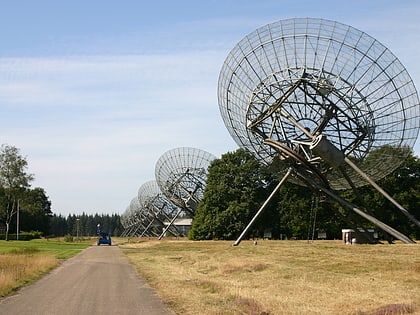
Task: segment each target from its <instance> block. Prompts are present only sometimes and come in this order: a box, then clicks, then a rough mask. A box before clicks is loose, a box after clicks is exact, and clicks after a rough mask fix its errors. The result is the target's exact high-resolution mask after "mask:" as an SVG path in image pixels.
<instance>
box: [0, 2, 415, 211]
mask: <svg viewBox="0 0 420 315" xmlns="http://www.w3.org/2000/svg"><path fill="white" fill-rule="evenodd" d="M419 16H420V3H419V2H418V1H414V0H413V1H409V0H406V1H387V0H382V1H380V0H373V1H365V0H363V1H361V0H353V1H339V0H334V1H329V0H328V1H299V0H294V1H289V0H286V1H280V0H260V1H255V0H254V1H248V0H235V1H234V0H223V1H216V0H213V1H183V0H177V1H175V0H173V1H169V0H168V1H159V0H155V1H140V0H139V1H134V0H125V1H115V0H114V1H110V0H101V1H99V0H90V1H86V0H84V1H81V0H72V1H56V0H55V1H53V0H50V1H47V0H36V1H33V0H26V1H23V0H14V1H1V2H0V43H1V45H0V47H1V48H0V143H2V144H3V143H7V144H10V145H13V146H16V147H18V148H20V150H21V153H22V154H23V155H24V156H26V158H27V160H28V162H29V171H30V172H31V173H33V174H35V181H34V182H33V185H32V186H33V187H42V188H44V189H45V190H46V192H47V194H48V196H49V197H50V199H51V201H52V209H53V212H54V213H57V214H63V215H67V214H69V213H81V212H83V211H84V212H86V213H96V212H98V213H123V212H124V211H125V209H126V207H127V206H128V205H129V203H130V201H131V200H132V198H133V197H135V196H136V195H137V190H138V188H139V187H140V186H141V185H142V184H143V183H145V182H147V181H149V180H153V179H154V167H155V163H156V161H157V160H158V159H159V157H160V156H161V155H162V154H163V153H164V152H166V151H167V150H170V149H173V148H176V147H182V146H188V147H195V148H200V149H203V150H206V151H208V152H210V153H212V154H214V155H216V156H218V157H219V156H220V155H221V154H223V153H225V152H227V151H233V150H235V149H236V148H237V146H236V144H235V143H234V142H233V140H232V139H231V137H230V136H229V134H228V132H227V129H226V128H225V126H224V124H223V122H222V119H221V116H220V113H219V108H218V102H217V80H218V76H219V72H220V69H221V67H222V64H223V62H224V60H225V58H226V56H227V54H228V53H229V51H230V50H231V49H232V48H233V46H234V45H235V44H236V43H237V42H238V41H240V40H241V39H242V38H243V37H244V36H246V35H247V34H248V33H250V32H252V31H254V30H255V29H256V28H259V27H261V26H263V25H265V24H268V23H271V22H274V21H277V20H279V19H284V18H292V17H316V18H325V19H332V20H336V21H338V22H341V23H344V24H349V25H351V26H353V27H355V28H357V29H360V30H362V31H364V32H366V33H368V34H369V35H371V36H373V37H375V38H376V39H377V40H379V41H380V42H381V43H382V44H384V45H385V46H386V47H388V48H389V49H390V50H391V51H392V52H393V53H394V54H395V55H396V56H397V57H398V58H399V59H400V60H401V62H402V63H403V64H404V66H405V67H406V68H407V70H408V72H409V73H410V75H411V77H412V79H413V81H414V83H415V84H416V86H417V88H419V87H420V59H419V58H418V50H419V48H420V22H419V20H418V19H419ZM415 153H416V155H420V144H419V141H418V142H417V144H416V147H415Z"/></svg>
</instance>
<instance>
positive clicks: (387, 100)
mask: <svg viewBox="0 0 420 315" xmlns="http://www.w3.org/2000/svg"><path fill="white" fill-rule="evenodd" d="M218 100H219V108H220V112H221V115H222V118H223V121H224V123H225V125H226V127H227V129H228V131H229V133H230V134H231V136H232V137H233V139H234V140H235V142H236V143H237V144H238V145H239V146H240V147H243V148H245V149H247V150H248V151H250V152H251V153H253V154H254V155H255V156H256V157H257V158H258V159H259V160H261V161H262V162H263V163H265V164H270V163H271V162H272V161H273V158H274V156H275V155H276V154H278V152H276V151H275V150H274V149H273V148H271V147H270V146H268V145H265V144H263V141H264V138H271V139H273V140H276V141H279V142H281V143H282V144H283V145H286V146H288V147H289V148H291V149H293V150H294V151H299V149H302V148H304V150H303V151H304V152H302V150H301V151H300V152H302V155H303V156H305V158H307V159H308V160H316V155H315V154H314V152H310V151H309V150H308V149H305V148H307V147H308V146H307V145H303V146H302V143H308V137H307V135H308V133H311V134H312V135H317V134H322V135H324V136H326V137H327V139H328V140H329V141H330V142H331V143H332V144H333V145H334V146H335V147H336V148H337V149H338V150H340V151H341V152H343V153H344V155H345V156H346V157H348V158H349V159H351V160H352V161H353V162H354V163H356V164H357V165H358V167H359V168H360V169H362V170H363V171H364V172H365V173H367V174H368V175H369V177H370V178H372V179H373V180H378V179H380V178H382V177H384V176H386V175H387V174H389V173H390V172H392V171H393V170H395V169H396V168H397V167H398V166H399V165H400V164H401V163H402V161H403V160H404V158H405V157H406V156H407V154H408V152H409V150H410V149H411V148H412V147H413V146H414V143H415V141H416V139H417V136H418V133H419V128H420V119H419V116H420V106H419V99H418V95H417V91H416V88H415V86H414V84H413V82H412V80H411V78H410V76H409V74H408V72H407V71H406V69H405V68H404V66H403V65H402V64H401V62H400V61H399V60H398V59H397V57H395V56H394V55H393V54H392V52H391V51H389V50H388V49H387V48H386V47H385V46H384V45H382V44H381V43H380V42H378V41H377V40H376V39H374V38H372V37H371V36H369V35H367V34H366V33H364V32H361V31H359V30H357V29H355V28H353V27H351V26H348V25H344V24H341V23H338V22H335V21H330V20H324V19H315V18H297V19H287V20H281V21H278V22H275V23H272V24H268V25H266V26H263V27H261V28H258V29H257V30H255V31H254V32H252V33H250V34H249V35H247V36H246V37H244V38H243V39H242V40H241V41H240V42H239V43H238V44H237V45H236V46H235V47H234V48H233V49H232V51H231V52H230V53H229V55H228V56H227V58H226V60H225V62H224V64H223V66H222V69H221V72H220V76H219V83H218ZM297 125H299V126H301V127H302V128H298V127H296V126H297ZM304 129H305V130H307V131H308V133H306V132H305V130H304ZM316 165H317V167H319V168H320V170H321V172H323V173H324V175H325V177H326V178H327V179H328V181H329V183H330V186H331V187H332V188H334V189H346V188H349V184H348V182H347V181H346V180H345V179H344V178H343V177H342V175H341V172H338V171H336V170H334V169H332V168H330V167H329V166H328V165H326V164H325V163H322V161H321V162H318V164H316ZM344 168H345V171H346V173H347V174H348V175H349V177H350V178H351V180H352V181H353V182H354V184H355V185H356V186H361V185H365V184H366V182H365V181H364V180H363V179H361V178H360V177H359V176H358V175H356V174H355V172H354V170H353V169H351V168H350V167H349V166H347V165H345V166H344Z"/></svg>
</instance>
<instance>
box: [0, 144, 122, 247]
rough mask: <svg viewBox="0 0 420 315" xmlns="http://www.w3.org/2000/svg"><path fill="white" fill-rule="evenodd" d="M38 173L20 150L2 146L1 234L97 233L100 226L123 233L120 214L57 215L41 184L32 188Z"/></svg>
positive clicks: (6, 237) (0, 153) (106, 229)
mask: <svg viewBox="0 0 420 315" xmlns="http://www.w3.org/2000/svg"><path fill="white" fill-rule="evenodd" d="M33 180H34V175H33V174H30V173H28V162H27V160H26V157H24V156H22V155H21V153H20V150H19V149H18V148H16V147H14V146H11V145H7V144H3V145H2V146H1V148H0V237H1V238H4V239H6V240H8V239H9V234H10V233H15V234H16V235H17V232H19V233H21V232H22V231H25V232H36V233H37V235H38V234H39V235H44V236H64V235H73V236H76V235H77V234H78V233H79V235H80V236H93V235H96V234H97V232H98V224H99V226H100V229H101V230H102V231H105V232H111V233H112V235H119V234H120V233H121V232H122V227H121V222H120V216H119V215H117V214H113V215H108V214H102V215H99V214H95V215H87V214H85V213H83V214H81V215H75V214H73V215H69V216H67V217H63V216H61V215H56V214H53V213H52V211H51V201H50V200H49V197H48V196H47V193H46V191H45V190H44V189H43V188H41V187H35V188H32V187H31V182H32V181H33Z"/></svg>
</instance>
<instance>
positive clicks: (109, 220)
mask: <svg viewBox="0 0 420 315" xmlns="http://www.w3.org/2000/svg"><path fill="white" fill-rule="evenodd" d="M123 229H124V228H123V227H122V225H121V217H120V215H118V214H111V215H110V214H98V213H96V214H86V213H84V212H83V213H82V214H81V215H76V214H70V215H68V216H67V217H65V216H62V215H61V214H60V215H56V214H54V215H53V216H51V218H50V229H49V233H50V234H49V235H48V236H66V235H71V236H83V237H85V236H87V237H89V236H96V235H97V234H98V232H100V231H102V232H107V233H110V234H111V235H112V236H119V235H120V234H121V233H122V232H123Z"/></svg>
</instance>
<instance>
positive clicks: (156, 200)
mask: <svg viewBox="0 0 420 315" xmlns="http://www.w3.org/2000/svg"><path fill="white" fill-rule="evenodd" d="M137 198H138V200H139V203H140V206H141V207H142V208H145V209H148V210H150V211H153V212H154V213H155V214H156V215H159V216H160V217H162V219H163V220H164V219H167V218H172V217H173V216H174V215H175V213H176V212H177V207H176V206H175V205H174V204H173V203H171V202H170V201H169V200H168V198H166V196H165V195H164V194H163V193H162V192H161V190H160V189H159V186H158V184H157V182H156V181H155V180H151V181H148V182H145V183H144V184H143V185H141V186H140V188H139V190H138V194H137Z"/></svg>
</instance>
